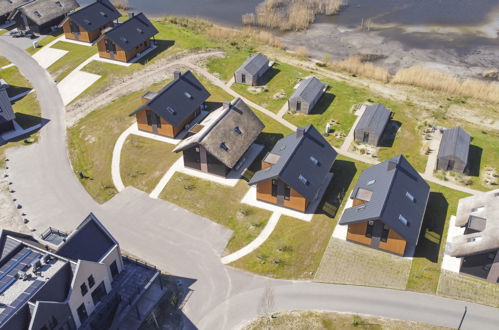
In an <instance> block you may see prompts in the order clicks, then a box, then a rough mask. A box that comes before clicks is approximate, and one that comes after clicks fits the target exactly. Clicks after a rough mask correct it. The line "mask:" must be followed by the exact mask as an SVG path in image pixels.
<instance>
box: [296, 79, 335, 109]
mask: <svg viewBox="0 0 499 330" xmlns="http://www.w3.org/2000/svg"><path fill="white" fill-rule="evenodd" d="M326 88H327V85H326V84H324V83H323V82H321V81H320V80H319V79H317V78H315V77H310V78H307V79H303V80H302V81H300V83H299V85H298V88H296V90H295V92H294V93H293V95H291V97H290V98H289V100H288V109H289V110H292V111H296V112H301V113H306V114H309V113H310V112H312V110H313V109H314V107H315V105H316V104H317V102H319V100H320V98H321V96H322V95H323V94H324V92H325V91H326Z"/></svg>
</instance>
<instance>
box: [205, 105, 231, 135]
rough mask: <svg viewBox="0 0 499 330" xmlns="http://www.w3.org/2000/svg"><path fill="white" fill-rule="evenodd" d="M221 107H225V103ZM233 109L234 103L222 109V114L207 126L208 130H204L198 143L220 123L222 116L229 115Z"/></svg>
mask: <svg viewBox="0 0 499 330" xmlns="http://www.w3.org/2000/svg"><path fill="white" fill-rule="evenodd" d="M220 108H222V109H223V105H222V106H221V107H220ZM220 108H218V109H220ZM218 109H217V110H218ZM231 109H232V103H231V105H230V106H229V107H228V108H227V109H223V111H221V114H220V115H219V116H218V117H217V118H216V120H214V121H213V122H212V123H210V125H209V126H208V127H206V131H205V132H203V134H202V135H201V136H200V137H199V139H198V143H201V141H203V139H204V138H205V137H206V136H207V135H208V134H209V133H210V132H211V131H212V130H213V129H214V128H215V126H217V125H218V124H219V123H220V121H221V120H222V118H224V117H225V116H227V114H228V113H229V112H230V110H231ZM215 111H216V110H215Z"/></svg>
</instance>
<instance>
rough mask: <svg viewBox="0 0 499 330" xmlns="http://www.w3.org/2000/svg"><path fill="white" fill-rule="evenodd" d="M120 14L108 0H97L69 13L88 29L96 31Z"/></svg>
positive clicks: (75, 20) (70, 16)
mask: <svg viewBox="0 0 499 330" xmlns="http://www.w3.org/2000/svg"><path fill="white" fill-rule="evenodd" d="M120 16H121V14H120V12H119V11H118V10H116V8H115V7H114V6H113V5H112V4H111V3H110V2H109V1H107V0H100V1H96V2H94V3H91V4H89V5H88V6H85V7H83V8H81V9H80V10H78V11H75V12H73V13H70V14H69V15H68V17H69V18H71V19H72V20H73V21H74V22H75V23H76V24H78V25H80V26H81V27H83V28H84V29H85V30H87V31H95V30H97V29H99V28H101V27H103V26H105V25H106V24H108V23H111V22H112V21H114V20H116V19H118V18H119V17H120Z"/></svg>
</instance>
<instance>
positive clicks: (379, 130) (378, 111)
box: [354, 104, 392, 146]
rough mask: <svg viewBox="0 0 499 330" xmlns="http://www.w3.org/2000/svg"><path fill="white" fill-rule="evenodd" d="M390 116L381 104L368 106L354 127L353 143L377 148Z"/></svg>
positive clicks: (388, 111)
mask: <svg viewBox="0 0 499 330" xmlns="http://www.w3.org/2000/svg"><path fill="white" fill-rule="evenodd" d="M391 115H392V112H391V111H390V110H388V109H387V108H385V107H384V106H383V105H381V104H374V105H370V106H368V107H367V108H366V110H365V111H364V113H363V114H362V117H361V118H360V120H359V123H358V124H357V126H356V127H355V131H354V137H355V141H357V142H360V143H366V144H370V145H373V146H378V145H379V143H380V141H381V136H382V135H383V132H384V131H385V128H386V125H387V124H388V122H389V120H390V117H391Z"/></svg>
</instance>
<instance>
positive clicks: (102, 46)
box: [95, 13, 158, 62]
mask: <svg viewBox="0 0 499 330" xmlns="http://www.w3.org/2000/svg"><path fill="white" fill-rule="evenodd" d="M156 34H158V30H157V29H156V28H155V27H154V25H153V24H152V23H151V22H150V21H149V20H148V19H147V17H146V16H145V15H144V14H142V13H140V14H138V15H133V14H132V17H130V18H129V19H128V20H126V21H125V22H123V23H121V24H118V25H116V26H114V27H112V28H108V29H106V30H103V31H102V35H101V36H100V38H98V39H97V41H96V42H95V43H96V44H97V49H98V51H99V56H100V57H102V58H107V59H111V60H116V61H121V62H130V61H131V60H132V59H133V58H135V57H136V56H137V55H139V54H140V53H142V52H144V51H146V50H147V49H149V48H150V47H151V45H152V43H151V38H153V37H154V36H155V35H156Z"/></svg>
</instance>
